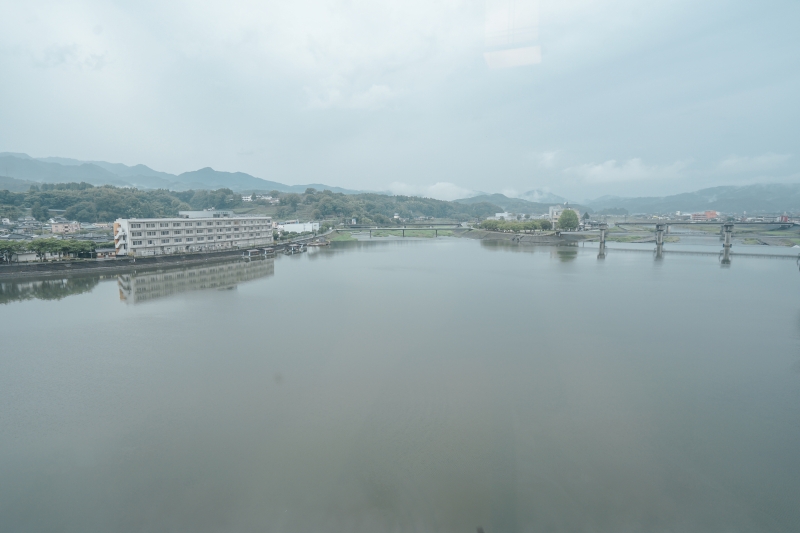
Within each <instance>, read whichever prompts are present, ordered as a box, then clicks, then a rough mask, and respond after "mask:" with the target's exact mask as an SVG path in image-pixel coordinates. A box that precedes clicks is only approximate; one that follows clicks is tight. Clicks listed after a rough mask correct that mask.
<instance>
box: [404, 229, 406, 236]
mask: <svg viewBox="0 0 800 533" xmlns="http://www.w3.org/2000/svg"><path fill="white" fill-rule="evenodd" d="M405 236H406V230H405V228H403V237H405Z"/></svg>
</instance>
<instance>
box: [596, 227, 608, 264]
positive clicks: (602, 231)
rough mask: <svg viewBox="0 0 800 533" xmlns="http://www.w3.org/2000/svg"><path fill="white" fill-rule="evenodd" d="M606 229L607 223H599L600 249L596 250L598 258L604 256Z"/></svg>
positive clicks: (603, 257)
mask: <svg viewBox="0 0 800 533" xmlns="http://www.w3.org/2000/svg"><path fill="white" fill-rule="evenodd" d="M606 231H608V224H606V223H605V222H603V223H601V224H600V250H598V252H597V258H598V259H605V258H606Z"/></svg>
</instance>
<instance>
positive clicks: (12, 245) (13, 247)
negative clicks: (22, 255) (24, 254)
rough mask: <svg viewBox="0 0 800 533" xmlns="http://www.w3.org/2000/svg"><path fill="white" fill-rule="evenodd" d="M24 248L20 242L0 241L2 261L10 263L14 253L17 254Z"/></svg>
mask: <svg viewBox="0 0 800 533" xmlns="http://www.w3.org/2000/svg"><path fill="white" fill-rule="evenodd" d="M24 249H25V247H24V246H23V244H22V243H21V242H17V241H5V240H4V241H0V257H1V258H2V259H3V261H7V262H9V263H10V262H11V258H12V257H13V256H14V254H18V253H19V252H21V251H22V250H24Z"/></svg>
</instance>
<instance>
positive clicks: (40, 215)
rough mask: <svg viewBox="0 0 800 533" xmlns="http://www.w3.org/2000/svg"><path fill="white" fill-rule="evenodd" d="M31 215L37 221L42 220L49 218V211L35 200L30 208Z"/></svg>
mask: <svg viewBox="0 0 800 533" xmlns="http://www.w3.org/2000/svg"><path fill="white" fill-rule="evenodd" d="M31 216H32V217H33V218H35V219H36V220H38V221H39V222H44V221H45V220H47V219H48V218H50V211H48V210H47V208H46V207H42V204H41V203H39V202H36V203H34V204H33V207H32V208H31Z"/></svg>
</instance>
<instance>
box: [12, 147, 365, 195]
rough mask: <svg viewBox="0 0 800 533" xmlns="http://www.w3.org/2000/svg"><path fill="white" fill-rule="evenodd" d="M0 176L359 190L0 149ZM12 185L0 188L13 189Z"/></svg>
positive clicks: (144, 185)
mask: <svg viewBox="0 0 800 533" xmlns="http://www.w3.org/2000/svg"><path fill="white" fill-rule="evenodd" d="M0 176H7V177H8V178H14V179H18V180H23V181H30V182H36V183H39V184H41V183H50V184H52V183H68V182H85V183H90V184H92V185H116V186H120V187H136V188H138V189H168V190H171V191H188V190H197V189H206V190H212V189H223V188H224V189H231V190H233V191H237V192H254V191H257V192H265V191H271V190H278V191H281V192H303V191H305V190H306V188H308V187H314V188H317V189H328V190H331V191H333V192H343V193H347V194H355V193H357V192H359V191H352V190H349V189H342V188H339V187H332V186H329V185H321V184H309V185H286V184H284V183H279V182H277V181H269V180H265V179H262V178H257V177H255V176H251V175H250V174H246V173H244V172H221V171H218V170H214V169H213V168H209V167H206V168H201V169H200V170H193V171H190V172H183V173H181V174H170V173H168V172H160V171H158V170H153V169H152V168H150V167H148V166H145V165H133V166H128V165H123V164H121V163H109V162H107V161H80V160H78V159H70V158H66V157H40V158H34V157H30V156H29V155H27V154H21V153H12V152H0ZM14 185H15V184H13V183H12V184H11V186H8V185H7V186H6V187H2V188H8V189H9V190H14V188H15V187H14Z"/></svg>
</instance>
